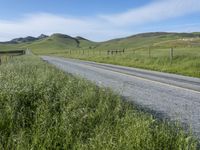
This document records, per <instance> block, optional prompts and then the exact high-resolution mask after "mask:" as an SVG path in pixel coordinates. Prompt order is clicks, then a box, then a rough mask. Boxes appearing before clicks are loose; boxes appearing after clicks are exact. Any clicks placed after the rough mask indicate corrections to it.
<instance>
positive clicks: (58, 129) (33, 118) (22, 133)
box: [0, 56, 197, 150]
mask: <svg viewBox="0 0 200 150" xmlns="http://www.w3.org/2000/svg"><path fill="white" fill-rule="evenodd" d="M0 149H5V150H11V149H16V150H23V149H26V150H27V149H32V150H38V149H84V150H89V149H97V150H98V149H99V150H102V149H108V150H110V149H127V150H129V149H130V150H133V149H136V150H143V149H145V150H156V149H163V150H168V149H171V150H180V149H182V150H188V149H190V150H195V149H197V140H196V139H195V138H193V136H192V134H190V133H186V132H185V131H184V130H183V129H182V128H181V127H180V126H179V125H178V123H171V122H168V121H164V120H163V121H161V120H157V119H156V118H154V117H153V116H152V115H151V114H148V113H146V112H143V111H142V110H140V109H138V108H137V106H135V105H134V104H130V103H128V102H125V101H123V100H122V99H121V98H120V96H119V95H117V94H116V93H113V92H112V91H111V90H110V89H107V88H99V87H97V86H96V85H94V84H93V83H91V82H89V81H86V80H84V79H81V78H79V77H74V76H72V75H70V74H66V73H64V72H62V71H60V70H57V69H56V68H54V67H53V66H51V65H49V64H47V63H45V62H42V61H41V60H40V59H39V58H38V57H35V56H23V57H17V58H13V59H10V60H7V59H6V60H5V61H3V64H2V65H0Z"/></svg>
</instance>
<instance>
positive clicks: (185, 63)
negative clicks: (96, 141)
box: [55, 47, 200, 78]
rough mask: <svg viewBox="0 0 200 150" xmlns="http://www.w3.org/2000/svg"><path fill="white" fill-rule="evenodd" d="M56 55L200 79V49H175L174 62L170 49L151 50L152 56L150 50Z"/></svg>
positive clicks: (75, 52) (86, 51) (89, 51)
mask: <svg viewBox="0 0 200 150" xmlns="http://www.w3.org/2000/svg"><path fill="white" fill-rule="evenodd" d="M55 55H57V56H63V57H67V58H76V59H82V60H89V61H95V62H101V63H110V64H116V65H122V66H129V67H137V68H144V69H150V70H156V71H161V72H169V73H175V74H181V75H186V76H192V77H199V78H200V49H199V48H198V47H194V48H175V49H174V54H173V60H172V61H171V60H170V48H164V49H163V48H160V49H159V48H155V49H151V52H150V55H149V51H148V48H146V49H139V50H136V51H134V49H133V50H125V54H113V55H111V54H110V55H107V51H95V52H92V50H85V52H84V54H83V51H80V52H78V51H74V52H73V53H71V54H69V52H68V53H61V54H59V53H58V54H55Z"/></svg>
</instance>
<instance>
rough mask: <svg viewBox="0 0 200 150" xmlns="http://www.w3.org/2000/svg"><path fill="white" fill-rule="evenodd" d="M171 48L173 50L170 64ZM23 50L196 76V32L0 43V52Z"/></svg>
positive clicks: (199, 70) (199, 68)
mask: <svg viewBox="0 0 200 150" xmlns="http://www.w3.org/2000/svg"><path fill="white" fill-rule="evenodd" d="M171 47H173V48H174V58H173V61H172V62H171V61H170V57H169V55H170V51H169V50H170V48H171ZM27 48H28V49H30V50H31V51H32V52H33V53H34V54H36V55H56V56H64V57H69V58H78V59H83V60H91V61H96V62H103V63H112V64H118V65H124V66H130V67H138V68H145V69H151V70H157V71H162V72H170V73H176V74H182V75H187V76H194V77H200V33H163V32H155V33H144V34H138V35H134V36H130V37H126V38H120V39H114V40H110V41H105V42H92V41H89V40H87V39H84V38H81V37H76V38H73V37H70V36H67V35H63V34H53V35H51V36H49V37H46V38H44V39H40V40H36V41H29V42H19V43H15V44H8V43H0V50H12V49H27ZM149 48H150V50H151V52H150V55H149V50H148V49H149ZM116 49H117V50H122V49H125V54H121V55H119V54H118V55H112V56H111V55H107V51H108V50H116Z"/></svg>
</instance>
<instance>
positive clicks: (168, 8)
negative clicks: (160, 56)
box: [0, 0, 200, 41]
mask: <svg viewBox="0 0 200 150" xmlns="http://www.w3.org/2000/svg"><path fill="white" fill-rule="evenodd" d="M0 4H1V5H0V41H6V40H10V39H12V38H16V37H21V36H28V35H30V36H38V35H40V34H42V33H43V34H48V35H50V34H52V33H64V34H68V35H71V36H83V37H86V38H88V39H91V40H94V41H104V40H108V39H112V38H118V37H124V36H129V35H133V34H136V33H141V32H154V31H167V32H196V31H200V1H199V0H138V1H136V0H123V1H122V0H0Z"/></svg>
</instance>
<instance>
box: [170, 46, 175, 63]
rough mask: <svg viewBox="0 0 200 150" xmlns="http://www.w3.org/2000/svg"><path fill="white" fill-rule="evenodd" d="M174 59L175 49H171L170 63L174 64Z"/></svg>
mask: <svg viewBox="0 0 200 150" xmlns="http://www.w3.org/2000/svg"><path fill="white" fill-rule="evenodd" d="M173 57H174V49H173V48H171V49H170V63H172V61H173Z"/></svg>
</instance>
